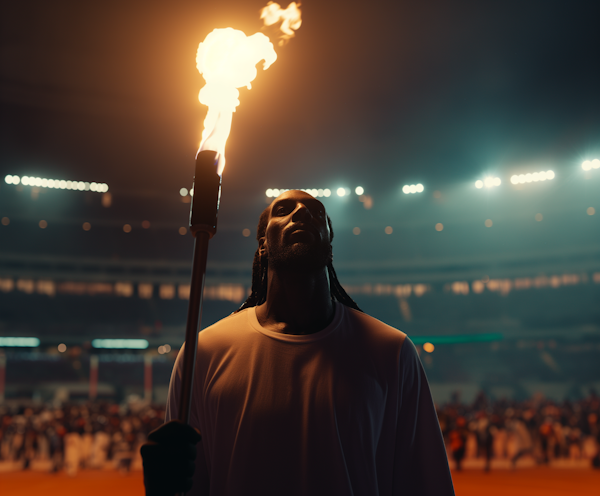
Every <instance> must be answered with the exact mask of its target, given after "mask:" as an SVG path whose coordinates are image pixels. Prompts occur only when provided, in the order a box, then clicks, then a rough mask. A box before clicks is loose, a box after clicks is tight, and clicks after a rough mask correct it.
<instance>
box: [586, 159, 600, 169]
mask: <svg viewBox="0 0 600 496" xmlns="http://www.w3.org/2000/svg"><path fill="white" fill-rule="evenodd" d="M581 168H582V169H583V170H584V171H589V170H592V169H600V160H598V159H597V158H595V159H594V160H584V161H583V163H582V164H581Z"/></svg>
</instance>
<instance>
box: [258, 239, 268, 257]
mask: <svg viewBox="0 0 600 496" xmlns="http://www.w3.org/2000/svg"><path fill="white" fill-rule="evenodd" d="M258 255H259V256H260V258H263V257H266V256H267V237H266V236H263V237H262V238H260V239H259V240H258Z"/></svg>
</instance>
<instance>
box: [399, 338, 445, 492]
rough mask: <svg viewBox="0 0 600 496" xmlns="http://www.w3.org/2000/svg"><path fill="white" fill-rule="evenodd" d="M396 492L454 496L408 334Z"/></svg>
mask: <svg viewBox="0 0 600 496" xmlns="http://www.w3.org/2000/svg"><path fill="white" fill-rule="evenodd" d="M399 369H400V405H399V415H398V425H397V430H396V449H395V455H394V485H393V494H394V495H410V496H413V495H415V496H417V495H418V496H454V487H453V484H452V476H451V475H450V468H449V466H448V457H447V455H446V448H445V446H444V440H443V438H442V432H441V430H440V425H439V422H438V419H437V415H436V411H435V407H434V404H433V399H432V398H431V392H430V390H429V384H428V382H427V377H426V376H425V371H424V370H423V365H422V364H421V360H420V359H419V355H418V354H417V350H416V349H415V346H414V344H413V343H412V341H411V340H410V339H409V338H408V337H407V338H406V339H405V341H404V344H403V345H402V349H401V351H400V362H399Z"/></svg>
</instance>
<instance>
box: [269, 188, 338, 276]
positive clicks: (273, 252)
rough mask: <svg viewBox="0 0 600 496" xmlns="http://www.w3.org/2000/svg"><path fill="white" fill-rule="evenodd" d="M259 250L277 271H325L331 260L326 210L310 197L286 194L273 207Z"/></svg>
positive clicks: (277, 199)
mask: <svg viewBox="0 0 600 496" xmlns="http://www.w3.org/2000/svg"><path fill="white" fill-rule="evenodd" d="M259 246H260V248H261V250H262V251H263V254H264V255H266V256H267V258H268V261H269V267H271V268H273V269H275V270H289V271H309V272H315V271H320V270H323V269H324V268H325V266H326V265H327V263H328V262H329V261H330V260H331V243H330V233H329V226H328V224H327V214H326V212H325V207H324V206H323V204H322V203H321V202H320V201H319V200H317V199H315V198H313V197H312V196H311V195H309V194H308V193H304V192H303V191H297V190H292V191H286V192H285V193H283V194H281V195H280V196H278V197H277V198H276V199H275V200H274V201H273V203H271V207H270V212H269V221H268V223H267V230H266V235H265V237H264V238H261V239H260V241H259Z"/></svg>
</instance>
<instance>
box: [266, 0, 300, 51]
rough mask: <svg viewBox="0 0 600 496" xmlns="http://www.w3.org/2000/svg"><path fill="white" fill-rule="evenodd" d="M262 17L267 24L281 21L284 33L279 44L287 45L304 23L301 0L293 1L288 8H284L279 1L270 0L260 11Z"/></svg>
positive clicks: (270, 24)
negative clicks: (298, 0) (272, 0)
mask: <svg viewBox="0 0 600 496" xmlns="http://www.w3.org/2000/svg"><path fill="white" fill-rule="evenodd" d="M260 18H261V19H262V20H263V22H264V24H265V26H272V25H273V24H277V23H278V22H281V26H280V27H279V29H280V30H281V32H282V34H281V35H280V36H279V38H280V40H279V46H283V45H285V44H286V43H287V42H288V41H289V40H290V39H291V38H293V37H294V36H295V34H296V33H295V32H294V31H296V30H297V29H298V28H299V27H300V26H301V25H302V12H301V11H300V2H298V3H296V2H292V3H290V4H289V5H288V6H287V9H282V8H281V6H280V5H279V4H278V3H275V2H269V3H268V4H267V6H266V7H263V8H262V10H261V11H260Z"/></svg>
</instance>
